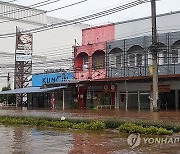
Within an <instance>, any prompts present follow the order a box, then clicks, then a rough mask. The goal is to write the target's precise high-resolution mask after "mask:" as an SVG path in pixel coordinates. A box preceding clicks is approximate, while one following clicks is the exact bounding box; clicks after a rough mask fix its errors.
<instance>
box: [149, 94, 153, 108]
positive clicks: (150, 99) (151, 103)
mask: <svg viewBox="0 0 180 154" xmlns="http://www.w3.org/2000/svg"><path fill="white" fill-rule="evenodd" d="M152 97H153V93H152V91H151V92H150V96H149V102H150V110H151V111H153V98H152Z"/></svg>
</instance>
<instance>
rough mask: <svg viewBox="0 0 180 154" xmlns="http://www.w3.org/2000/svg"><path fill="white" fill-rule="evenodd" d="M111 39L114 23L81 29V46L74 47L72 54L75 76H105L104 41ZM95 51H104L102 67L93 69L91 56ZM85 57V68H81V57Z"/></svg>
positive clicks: (90, 77)
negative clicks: (74, 50)
mask: <svg viewBox="0 0 180 154" xmlns="http://www.w3.org/2000/svg"><path fill="white" fill-rule="evenodd" d="M112 40H114V24H109V25H103V26H98V27H92V28H88V29H84V30H83V31H82V46H78V47H76V52H75V54H74V66H75V78H77V79H99V78H105V77H106V69H105V63H106V41H112ZM97 52H99V54H102V52H103V53H104V67H103V68H97V69H94V68H93V63H94V59H93V58H94V54H96V53H97ZM97 56H98V55H97ZM85 58H87V68H86V69H83V65H84V64H83V59H85ZM100 58H101V57H100Z"/></svg>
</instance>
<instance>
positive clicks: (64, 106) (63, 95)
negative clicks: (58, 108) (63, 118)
mask: <svg viewBox="0 0 180 154" xmlns="http://www.w3.org/2000/svg"><path fill="white" fill-rule="evenodd" d="M64 95H65V93H64V89H63V110H64V108H65V103H64V98H65V97H64Z"/></svg>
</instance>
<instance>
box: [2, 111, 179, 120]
mask: <svg viewBox="0 0 180 154" xmlns="http://www.w3.org/2000/svg"><path fill="white" fill-rule="evenodd" d="M0 115H12V116H14V115H15V116H21V115H24V116H39V117H41V116H42V117H55V118H59V117H61V116H65V117H66V118H78V119H80V118H90V119H123V120H148V121H158V122H167V123H180V110H179V111H175V110H172V111H160V112H150V111H143V110H142V111H140V112H138V111H137V110H128V111H125V110H114V109H112V110H109V109H108V110H106V109H104V110H92V109H89V110H83V109H82V110H65V111H62V110H52V109H38V110H35V109H33V110H29V109H28V110H22V109H17V108H15V109H14V108H12V109H10V108H1V109H0Z"/></svg>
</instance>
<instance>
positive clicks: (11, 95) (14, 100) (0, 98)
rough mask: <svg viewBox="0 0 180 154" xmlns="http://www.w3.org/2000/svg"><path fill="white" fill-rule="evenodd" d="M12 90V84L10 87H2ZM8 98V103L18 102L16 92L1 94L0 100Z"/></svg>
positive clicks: (5, 89) (3, 89) (4, 89)
mask: <svg viewBox="0 0 180 154" xmlns="http://www.w3.org/2000/svg"><path fill="white" fill-rule="evenodd" d="M7 90H11V88H10V86H8V87H2V91H7ZM7 98H8V104H15V102H16V95H15V94H9V95H8V97H7V95H0V102H1V103H2V102H3V101H4V100H7Z"/></svg>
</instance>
